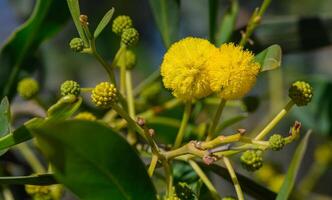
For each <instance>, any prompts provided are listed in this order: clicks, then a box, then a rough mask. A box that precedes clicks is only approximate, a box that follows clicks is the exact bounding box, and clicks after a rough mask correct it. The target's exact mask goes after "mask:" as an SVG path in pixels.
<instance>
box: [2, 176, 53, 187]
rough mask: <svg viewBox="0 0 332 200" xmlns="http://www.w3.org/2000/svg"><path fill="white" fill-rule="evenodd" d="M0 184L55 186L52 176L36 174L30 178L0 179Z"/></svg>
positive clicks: (13, 177)
mask: <svg viewBox="0 0 332 200" xmlns="http://www.w3.org/2000/svg"><path fill="white" fill-rule="evenodd" d="M0 184H4V185H25V184H29V185H52V184H57V181H56V180H55V179H54V177H53V174H36V175H30V176H9V177H0Z"/></svg>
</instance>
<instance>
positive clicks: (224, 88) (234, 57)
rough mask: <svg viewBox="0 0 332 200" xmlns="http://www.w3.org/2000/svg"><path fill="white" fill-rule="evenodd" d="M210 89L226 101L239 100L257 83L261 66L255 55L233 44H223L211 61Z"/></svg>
mask: <svg viewBox="0 0 332 200" xmlns="http://www.w3.org/2000/svg"><path fill="white" fill-rule="evenodd" d="M207 66H209V70H208V72H209V78H210V87H211V89H212V90H213V91H214V92H217V93H219V95H220V96H221V97H222V98H224V99H227V100H228V99H238V98H241V97H243V96H244V95H245V94H247V93H248V92H249V91H250V90H251V88H252V87H253V85H254V84H255V82H256V76H257V74H258V72H259V69H260V65H259V64H258V63H257V62H255V57H254V55H253V54H252V53H251V52H250V51H247V50H243V47H241V46H236V45H234V44H233V43H229V44H223V45H221V47H220V48H219V51H217V52H216V53H215V55H213V56H211V59H209V64H208V65H207Z"/></svg>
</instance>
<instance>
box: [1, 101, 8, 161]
mask: <svg viewBox="0 0 332 200" xmlns="http://www.w3.org/2000/svg"><path fill="white" fill-rule="evenodd" d="M10 129H11V125H10V104H9V101H8V99H7V97H4V98H3V99H2V101H1V104H0V137H1V136H3V135H6V134H8V133H9V132H10ZM6 152H7V149H4V150H2V151H0V155H3V154H4V153H6Z"/></svg>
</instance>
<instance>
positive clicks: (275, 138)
mask: <svg viewBox="0 0 332 200" xmlns="http://www.w3.org/2000/svg"><path fill="white" fill-rule="evenodd" d="M285 143H286V142H285V138H283V137H282V136H281V135H279V134H274V135H272V136H271V137H270V139H269V145H270V148H271V149H272V150H273V151H280V150H281V149H282V148H283V147H284V146H285Z"/></svg>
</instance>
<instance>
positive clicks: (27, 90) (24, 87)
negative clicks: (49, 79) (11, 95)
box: [17, 78, 39, 100]
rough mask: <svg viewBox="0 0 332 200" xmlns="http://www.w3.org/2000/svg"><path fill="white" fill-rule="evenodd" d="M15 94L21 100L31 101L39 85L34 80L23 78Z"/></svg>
mask: <svg viewBox="0 0 332 200" xmlns="http://www.w3.org/2000/svg"><path fill="white" fill-rule="evenodd" d="M17 92H18V94H19V95H20V96H21V97H22V98H23V99H27V100H28V99H32V98H33V97H34V96H36V94H37V93H38V92H39V84H38V82H37V81H36V80H35V79H32V78H24V79H22V80H21V81H20V82H19V83H18V85H17Z"/></svg>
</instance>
